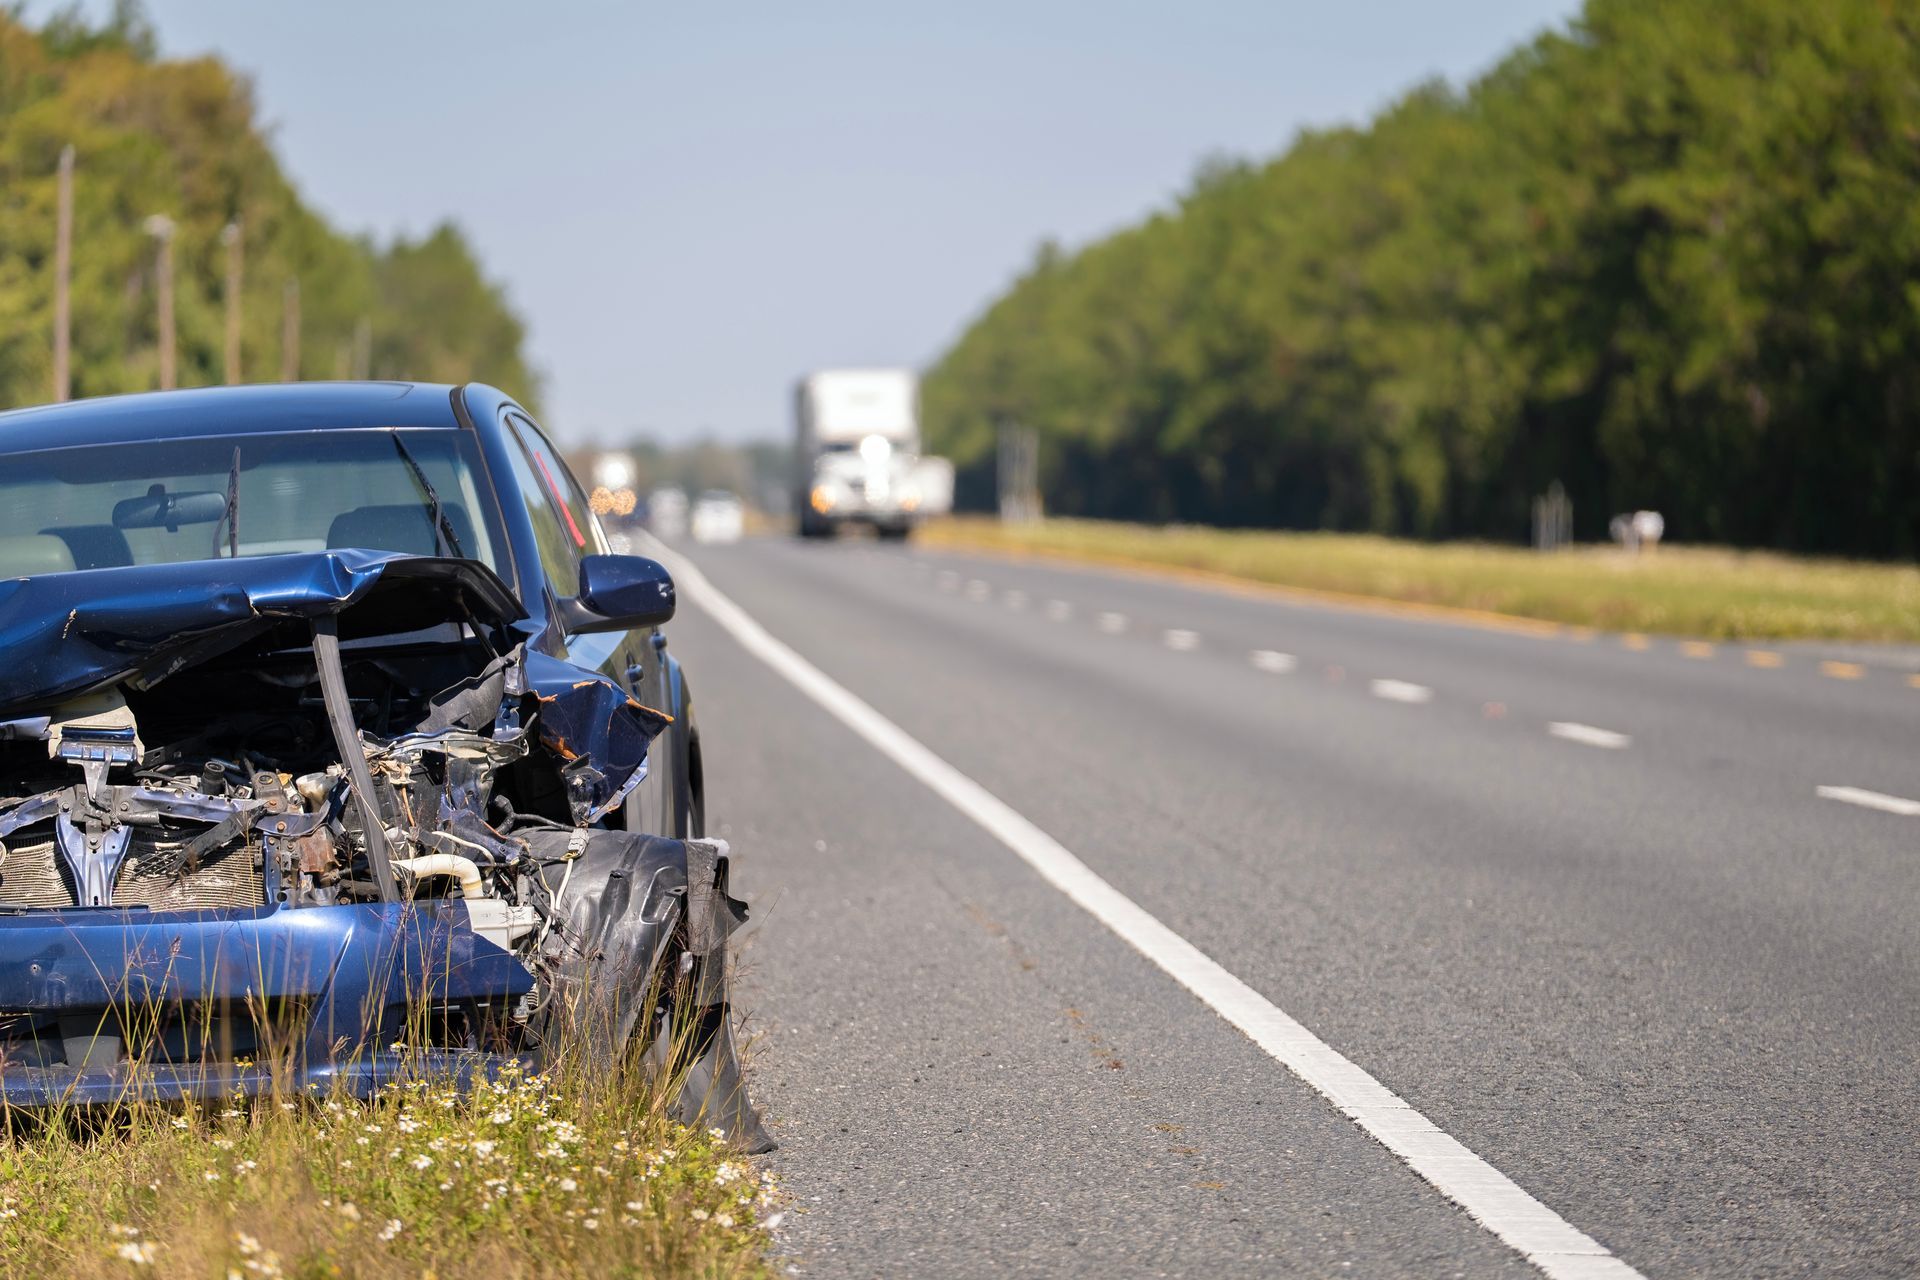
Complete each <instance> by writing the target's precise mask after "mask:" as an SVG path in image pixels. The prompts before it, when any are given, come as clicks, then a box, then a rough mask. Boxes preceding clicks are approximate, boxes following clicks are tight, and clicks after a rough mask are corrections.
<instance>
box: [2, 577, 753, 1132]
mask: <svg viewBox="0 0 1920 1280" xmlns="http://www.w3.org/2000/svg"><path fill="white" fill-rule="evenodd" d="M214 573H218V574H221V575H228V576H229V577H230V578H231V580H230V581H225V582H222V583H216V584H215V585H214V588H213V589H208V588H207V585H206V583H205V581H204V579H205V577H206V576H207V575H209V574H214ZM142 575H146V576H142ZM201 578H202V579H203V580H202V581H201V582H200V585H199V587H198V588H195V587H193V586H192V585H191V584H192V582H193V578H192V575H190V574H188V575H183V574H182V573H181V572H179V571H178V570H177V567H175V566H163V567H160V569H159V570H157V571H153V572H151V573H150V572H149V571H148V570H144V569H141V570H131V571H130V570H95V571H83V572H75V573H69V574H55V575H48V576H46V577H43V578H39V579H34V580H31V582H30V583H27V584H26V585H22V584H21V583H14V584H0V586H5V587H8V589H6V590H0V642H4V641H5V639H6V638H7V637H9V636H12V637H16V638H18V639H19V640H20V641H21V643H22V646H23V649H22V652H23V658H22V661H21V662H20V663H19V664H17V665H16V666H14V667H13V668H11V669H10V670H8V669H0V1101H4V1102H5V1103H7V1104H10V1105H15V1106H23V1107H25V1106H32V1107H39V1106H46V1105H49V1104H52V1103H57V1102H60V1101H62V1100H65V1101H68V1102H73V1103H79V1104H93V1103H100V1102H112V1101H117V1100H124V1099H127V1098H130V1097H151V1098H185V1097H212V1096H221V1095H226V1094H229V1093H231V1092H233V1091H235V1090H239V1091H241V1092H248V1093H251V1092H257V1091H259V1090H261V1089H263V1088H266V1087H268V1086H270V1085H271V1086H273V1087H275V1088H279V1089H282V1090H298V1091H305V1090H309V1089H315V1088H324V1089H332V1088H334V1087H335V1086H339V1087H342V1088H344V1089H346V1090H347V1091H348V1092H351V1093H356V1094H366V1093H369V1092H371V1091H372V1090H375V1089H377V1088H379V1087H380V1086H381V1085H382V1084H384V1083H386V1082H387V1081H389V1080H391V1079H395V1078H398V1077H400V1076H401V1075H403V1074H409V1073H417V1072H420V1071H423V1070H427V1071H450V1072H454V1073H456V1074H465V1073H470V1072H472V1071H475V1070H492V1069H493V1068H494V1067H495V1066H497V1065H498V1064H499V1063H500V1062H501V1061H503V1060H506V1059H512V1058H520V1059H528V1060H534V1059H539V1058H541V1057H544V1056H547V1055H550V1054H551V1053H552V1052H553V1051H554V1050H555V1048H556V1046H557V1045H558V1043H559V1042H560V1041H561V1039H562V1038H563V1037H565V1036H568V1035H574V1034H575V1033H578V1032H580V1031H582V1027H583V1024H582V1023H581V1020H580V1018H579V1017H578V1016H576V1015H578V1014H579V1012H580V1011H581V1010H582V1009H585V1008H588V1007H592V1008H594V1009H596V1010H600V1011H604V1010H603V1008H602V1006H601V1005H600V1004H596V1001H599V1000H600V999H601V997H602V995H603V994H604V993H612V992H618V993H620V995H621V999H622V1007H621V1009H620V1013H619V1018H620V1026H621V1027H622V1031H621V1034H620V1035H619V1036H618V1037H616V1038H612V1039H608V1038H606V1037H598V1038H590V1046H591V1049H592V1051H593V1052H595V1053H596V1054H597V1055H598V1057H599V1058H601V1059H605V1060H608V1061H611V1060H613V1059H615V1058H617V1057H618V1055H620V1054H621V1053H622V1052H624V1050H625V1048H626V1046H627V1044H628V1042H629V1040H630V1039H631V1038H632V1037H634V1036H638V1037H640V1038H641V1040H642V1041H647V1040H650V1039H651V1038H652V1037H654V1036H655V1035H656V1034H657V1032H658V1030H659V1027H660V1026H661V1019H662V1017H663V1016H664V1015H665V1013H666V1012H667V1011H672V1010H677V1011H679V1012H680V1013H683V1014H685V1015H687V1016H691V1017H693V1018H695V1019H696V1020H697V1019H699V1018H704V1017H708V1016H709V1015H710V1013H711V1011H712V1010H713V1009H714V1008H724V991H723V986H724V984H723V983H719V982H718V979H719V977H720V976H721V975H724V969H725V956H724V945H723V944H724V938H725V936H726V933H727V932H729V931H730V930H731V927H732V924H733V923H737V917H738V914H739V912H738V904H737V903H733V902H732V900H731V899H729V898H727V897H726V895H725V894H724V891H723V887H724V884H725V879H726V851H725V847H724V846H723V845H720V844H718V843H717V842H715V843H713V844H706V843H702V842H691V843H685V842H681V841H677V840H667V839H661V838H658V837H647V836H637V835H636V836H629V835H628V834H627V833H625V832H620V831H614V830H608V829H606V828H605V826H604V823H605V822H606V820H608V819H609V817H610V816H612V815H615V814H617V813H618V812H619V810H620V809H621V806H622V805H623V803H624V801H625V800H626V798H627V797H628V795H629V794H630V793H631V791H632V789H633V788H634V786H635V785H637V784H638V783H639V781H640V780H641V779H642V778H643V777H644V776H645V774H646V769H647V756H648V750H649V747H650V745H651V743H652V742H653V740H654V739H655V737H656V736H657V735H658V734H660V733H661V732H662V731H663V730H664V729H665V727H666V726H667V725H669V724H670V723H671V722H672V720H671V717H670V716H667V715H665V714H664V713H661V712H658V711H655V710H652V709H650V708H647V707H644V706H642V705H640V704H639V703H638V702H635V701H634V700H633V699H632V698H631V697H630V696H629V695H628V694H627V692H626V691H625V690H624V689H622V688H621V687H620V686H619V685H618V684H617V683H615V682H614V681H612V680H610V679H609V678H607V677H606V676H604V675H602V674H600V673H598V672H594V671H587V670H583V669H581V668H578V667H575V666H572V665H570V664H567V663H566V662H564V661H562V660H560V659H558V658H555V657H553V656H552V655H549V654H545V653H541V652H538V651H537V650H535V649H534V648H532V647H530V646H529V645H528V644H527V643H525V642H524V641H523V638H522V637H521V636H520V635H519V634H518V633H517V632H516V631H515V629H514V628H513V627H512V626H511V625H509V624H510V623H512V622H513V621H514V620H515V618H516V617H517V605H516V604H515V603H514V601H513V599H512V596H511V594H510V593H509V592H508V591H507V589H506V587H505V586H504V584H502V583H500V581H499V580H498V579H497V578H495V577H494V576H493V575H492V573H491V571H490V570H487V569H486V568H485V567H484V566H481V565H479V564H477V563H475V562H472V561H458V560H435V559H425V558H407V557H395V556H382V555H378V554H375V553H367V552H355V551H344V552H343V551H332V552H326V553H324V554H314V555H303V556H283V557H264V558H261V559H259V560H255V561H246V560H242V561H235V562H226V561H222V562H218V564H217V567H203V568H202V570H201ZM196 592H197V594H196ZM48 609H57V611H58V612H59V613H60V614H61V615H63V616H64V621H63V622H60V623H59V624H58V625H57V626H54V625H52V624H48V623H46V622H45V621H44V619H43V618H42V617H41V614H42V613H43V612H44V611H46V610H48ZM689 913H692V914H689ZM716 939H717V940H718V942H716ZM610 957H611V958H610ZM714 1043H716V1042H715V1041H714V1039H713V1037H711V1036H705V1037H696V1044H695V1052H696V1053H699V1052H702V1051H703V1050H704V1049H705V1048H706V1047H709V1046H711V1045H712V1044H714ZM720 1047H721V1049H722V1050H724V1056H725V1058H726V1060H727V1062H728V1063H731V1062H732V1047H731V1042H730V1040H727V1041H724V1042H720ZM721 1074H722V1076H724V1075H725V1072H724V1071H723V1072H722V1073H721ZM733 1083H734V1084H737V1077H734V1078H733ZM735 1092H737V1090H736V1091H735ZM696 1101H697V1104H698V1106H707V1105H708V1102H709V1100H708V1099H707V1098H705V1097H702V1098H700V1099H698V1100H696ZM738 1107H739V1112H738V1114H737V1115H736V1121H735V1124H734V1126H733V1127H735V1128H739V1127H741V1125H743V1124H745V1125H749V1126H751V1125H752V1120H751V1112H750V1111H747V1110H745V1104H744V1098H741V1099H739V1100H738ZM740 1116H744V1120H742V1119H740V1118H739V1117H740ZM754 1131H755V1132H757V1126H755V1127H754Z"/></svg>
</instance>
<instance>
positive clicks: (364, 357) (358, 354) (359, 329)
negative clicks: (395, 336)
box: [353, 316, 373, 382]
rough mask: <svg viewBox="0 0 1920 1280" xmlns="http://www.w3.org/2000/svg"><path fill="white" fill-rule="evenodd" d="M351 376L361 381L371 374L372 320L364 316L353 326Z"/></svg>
mask: <svg viewBox="0 0 1920 1280" xmlns="http://www.w3.org/2000/svg"><path fill="white" fill-rule="evenodd" d="M353 376H354V377H355V378H357V379H359V380H360V381H362V382H365V381H366V380H367V379H368V378H370V377H372V376H373V321H372V320H371V319H369V318H368V317H366V316H361V317H360V320H359V322H358V323H357V324H355V325H354V326H353Z"/></svg>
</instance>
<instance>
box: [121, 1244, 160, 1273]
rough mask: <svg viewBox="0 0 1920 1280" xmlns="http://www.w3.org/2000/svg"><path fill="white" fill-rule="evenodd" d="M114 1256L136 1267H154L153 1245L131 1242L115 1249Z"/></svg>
mask: <svg viewBox="0 0 1920 1280" xmlns="http://www.w3.org/2000/svg"><path fill="white" fill-rule="evenodd" d="M113 1252H114V1256H115V1257H117V1258H119V1259H120V1260H121V1261H122V1262H131V1263H132V1264H133V1265H134V1266H136V1267H150V1266H152V1265H153V1254H154V1248H153V1246H152V1245H151V1244H148V1243H145V1242H143V1241H139V1240H129V1241H127V1242H126V1243H124V1244H122V1245H121V1246H120V1247H119V1248H117V1249H115V1250H114V1251H113Z"/></svg>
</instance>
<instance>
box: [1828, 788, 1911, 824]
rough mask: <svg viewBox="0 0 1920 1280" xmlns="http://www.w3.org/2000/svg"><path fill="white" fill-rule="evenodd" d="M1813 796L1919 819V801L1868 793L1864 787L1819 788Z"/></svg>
mask: <svg viewBox="0 0 1920 1280" xmlns="http://www.w3.org/2000/svg"><path fill="white" fill-rule="evenodd" d="M1813 794H1815V795H1817V796H1819V797H1820V798H1821V799H1823V800H1839V801H1841V802H1842V803H1844V804H1857V805H1859V806H1860V807H1861V808H1863V809H1878V810H1880V812H1882V813H1897V814H1899V815H1900V816H1901V817H1903V818H1912V817H1920V800H1907V799H1904V798H1902V797H1900V796H1890V795H1887V794H1886V793H1885V792H1881V791H1868V790H1866V789H1865V788H1864V787H1826V786H1821V787H1815V788H1814V789H1813Z"/></svg>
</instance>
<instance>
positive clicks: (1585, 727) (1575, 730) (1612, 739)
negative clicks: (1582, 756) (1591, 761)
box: [1547, 720, 1633, 751]
mask: <svg viewBox="0 0 1920 1280" xmlns="http://www.w3.org/2000/svg"><path fill="white" fill-rule="evenodd" d="M1547 732H1548V733H1550V734H1552V735H1553V736H1554V737H1556V738H1565V739H1566V740H1567V741H1568V742H1578V743H1580V744H1581V745H1582V746H1588V747H1601V748H1604V749H1606V750H1608V751H1619V750H1621V749H1623V748H1625V747H1627V746H1629V745H1631V744H1632V742H1633V739H1632V738H1630V737H1628V736H1627V735H1626V734H1624V733H1615V732H1614V731H1613V730H1612V729H1596V728H1594V727H1593V726H1592V725H1590V724H1577V723H1575V722H1574V721H1571V720H1555V721H1553V722H1552V723H1551V724H1549V725H1548V726H1547Z"/></svg>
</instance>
